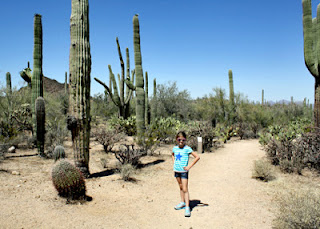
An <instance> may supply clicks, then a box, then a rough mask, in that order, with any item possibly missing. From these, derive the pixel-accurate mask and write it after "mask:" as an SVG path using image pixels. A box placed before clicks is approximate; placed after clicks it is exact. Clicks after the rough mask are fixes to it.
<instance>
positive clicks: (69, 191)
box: [51, 160, 86, 200]
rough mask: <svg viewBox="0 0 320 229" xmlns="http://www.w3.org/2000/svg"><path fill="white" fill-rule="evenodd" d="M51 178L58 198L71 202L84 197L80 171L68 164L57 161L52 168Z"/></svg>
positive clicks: (82, 179) (64, 161)
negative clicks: (70, 200)
mask: <svg viewBox="0 0 320 229" xmlns="http://www.w3.org/2000/svg"><path fill="white" fill-rule="evenodd" d="M51 177H52V182H53V185H54V187H55V189H56V190H57V191H58V194H59V196H61V197H65V198H68V199H72V200H79V199H84V198H85V197H86V186H85V180H84V177H83V175H82V173H81V172H80V170H79V169H78V168H77V167H75V166H74V165H72V164H71V163H70V162H68V161H66V160H60V161H58V162H57V163H56V164H55V165H54V167H53V168H52V173H51Z"/></svg>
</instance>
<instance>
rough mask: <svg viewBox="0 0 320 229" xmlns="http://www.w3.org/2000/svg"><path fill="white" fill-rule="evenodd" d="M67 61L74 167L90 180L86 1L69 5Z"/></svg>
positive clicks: (79, 0) (75, 0)
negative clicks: (68, 55)
mask: <svg viewBox="0 0 320 229" xmlns="http://www.w3.org/2000/svg"><path fill="white" fill-rule="evenodd" d="M70 39H71V43H70V57H69V74H70V75H69V116H68V129H69V130H71V135H72V146H73V154H74V159H75V165H76V166H77V167H78V168H79V169H80V171H81V172H82V173H83V174H84V175H85V176H89V143H90V142H89V140H90V120H91V116H90V73H91V54H90V43H89V3H88V0H72V1H71V17H70Z"/></svg>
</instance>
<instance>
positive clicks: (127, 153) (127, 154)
mask: <svg viewBox="0 0 320 229" xmlns="http://www.w3.org/2000/svg"><path fill="white" fill-rule="evenodd" d="M114 155H115V157H116V158H117V160H118V161H119V162H120V163H121V164H122V165H124V164H130V165H133V166H137V165H138V164H139V163H140V158H141V157H142V156H144V155H146V153H145V152H143V151H142V150H141V149H139V148H136V147H135V146H134V145H125V144H121V145H120V147H119V150H118V151H114Z"/></svg>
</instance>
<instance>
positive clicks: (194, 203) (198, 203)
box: [190, 200, 209, 211]
mask: <svg viewBox="0 0 320 229" xmlns="http://www.w3.org/2000/svg"><path fill="white" fill-rule="evenodd" d="M207 206H209V204H205V203H202V202H201V201H200V200H190V209H191V211H192V209H193V208H195V207H207Z"/></svg>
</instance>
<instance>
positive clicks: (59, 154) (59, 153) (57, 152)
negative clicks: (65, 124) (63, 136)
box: [53, 145, 66, 162]
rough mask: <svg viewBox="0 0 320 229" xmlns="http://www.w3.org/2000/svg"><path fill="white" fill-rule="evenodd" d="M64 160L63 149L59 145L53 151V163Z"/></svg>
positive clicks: (64, 153)
mask: <svg viewBox="0 0 320 229" xmlns="http://www.w3.org/2000/svg"><path fill="white" fill-rule="evenodd" d="M64 158H66V152H65V150H64V147H63V146H61V145H57V146H56V147H55V148H54V150H53V159H54V161H55V162H56V161H58V160H59V159H64Z"/></svg>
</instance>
